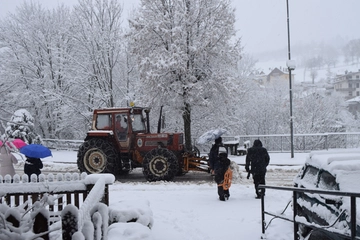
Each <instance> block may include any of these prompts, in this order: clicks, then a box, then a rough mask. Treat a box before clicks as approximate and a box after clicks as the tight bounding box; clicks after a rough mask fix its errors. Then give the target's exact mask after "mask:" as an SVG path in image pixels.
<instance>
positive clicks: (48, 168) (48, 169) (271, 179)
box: [15, 163, 300, 186]
mask: <svg viewBox="0 0 360 240" xmlns="http://www.w3.org/2000/svg"><path fill="white" fill-rule="evenodd" d="M242 168H243V167H242V166H240V172H241V178H242V180H241V182H242V183H243V184H249V185H251V184H252V178H251V177H250V179H246V176H247V173H246V172H245V171H243V170H242ZM15 169H16V173H17V174H19V175H20V176H21V175H22V174H23V173H24V170H23V169H24V165H23V163H19V164H17V165H15ZM298 169H300V166H299V167H298ZM298 169H296V168H295V169H294V167H292V168H287V167H284V166H279V167H276V168H270V169H269V170H268V172H267V174H266V184H267V185H272V186H292V185H293V179H294V177H295V176H296V174H297V173H298V171H299V170H298ZM66 172H70V173H74V172H79V171H78V168H77V165H76V164H74V163H71V164H70V163H51V164H50V163H44V168H43V169H42V173H44V174H49V173H53V174H57V173H66ZM117 181H119V182H122V183H127V182H146V180H145V177H144V175H143V174H142V170H141V169H140V168H138V169H134V170H133V171H132V172H131V173H129V174H128V175H126V176H121V177H120V178H119V179H117ZM174 182H213V177H212V176H211V175H210V174H208V173H205V172H189V173H187V174H185V175H184V176H178V177H175V179H174Z"/></svg>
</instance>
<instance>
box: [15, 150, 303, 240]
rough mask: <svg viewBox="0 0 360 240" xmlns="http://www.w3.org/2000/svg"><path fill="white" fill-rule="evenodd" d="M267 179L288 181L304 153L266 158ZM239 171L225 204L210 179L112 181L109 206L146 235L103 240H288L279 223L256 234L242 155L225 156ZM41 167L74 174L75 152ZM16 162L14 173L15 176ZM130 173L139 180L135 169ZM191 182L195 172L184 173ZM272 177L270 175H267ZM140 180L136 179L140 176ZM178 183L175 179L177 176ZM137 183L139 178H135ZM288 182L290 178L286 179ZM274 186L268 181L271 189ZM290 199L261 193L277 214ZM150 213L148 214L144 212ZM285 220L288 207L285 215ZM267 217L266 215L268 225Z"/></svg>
mask: <svg viewBox="0 0 360 240" xmlns="http://www.w3.org/2000/svg"><path fill="white" fill-rule="evenodd" d="M269 154H270V158H271V160H270V163H271V165H270V166H269V167H268V170H269V171H268V175H267V176H269V177H270V175H271V174H272V172H273V171H277V172H278V175H277V176H275V177H279V179H281V177H282V176H281V175H282V174H285V173H286V172H288V171H289V170H290V171H291V170H293V172H292V175H291V176H295V175H296V173H297V171H298V170H299V169H300V168H301V166H302V165H303V164H304V162H305V160H306V157H307V156H308V153H295V157H294V158H291V155H290V153H271V152H270V153H269ZM229 157H230V159H231V160H232V161H234V162H236V163H237V164H239V167H240V177H238V178H235V179H234V182H233V184H232V186H231V188H230V195H231V196H230V199H229V200H228V201H226V202H222V201H219V199H218V196H217V187H216V184H215V183H214V181H212V178H211V176H207V175H206V173H198V174H204V177H202V178H200V180H199V179H198V178H197V180H195V181H192V180H189V181H177V180H176V179H175V181H174V182H145V181H136V180H135V181H134V180H132V181H131V182H126V181H121V182H119V181H116V182H115V183H114V184H113V185H111V186H110V207H111V208H112V209H119V211H125V212H127V213H128V214H130V216H131V215H134V216H135V215H136V216H142V218H143V219H142V221H143V223H146V222H151V223H152V228H151V230H149V229H148V228H146V227H143V226H141V225H139V224H136V223H131V224H127V225H124V224H120V225H119V226H118V227H115V226H117V225H114V226H113V227H112V228H110V229H112V230H111V231H113V232H112V234H110V235H109V240H112V239H126V240H130V239H131V240H136V239H139V240H140V239H146V240H168V239H172V240H183V239H187V240H203V239H207V240H218V239H229V240H232V239H234V240H235V239H261V237H263V238H266V239H269V240H281V239H284V240H285V239H286V240H288V239H292V238H293V232H292V229H293V224H292V223H291V222H286V221H284V220H281V219H274V220H273V221H272V222H271V224H270V226H269V227H268V228H267V229H266V232H265V235H262V227H261V201H260V200H259V199H255V191H254V187H253V184H252V181H251V179H250V180H248V179H246V173H245V172H244V166H243V164H244V162H245V156H232V155H230V156H229ZM43 162H44V165H45V168H48V169H51V171H53V172H56V171H64V169H65V170H66V169H67V170H69V171H77V168H76V164H75V163H76V152H75V151H53V157H48V158H44V159H43ZM19 166H21V163H20V164H19V165H18V171H21V169H20V167H19ZM130 174H138V175H142V173H141V170H139V171H134V172H133V173H130ZM188 174H189V178H187V179H191V176H192V175H195V173H188ZM272 177H273V178H274V176H272ZM140 178H141V176H140ZM178 178H181V177H178ZM141 179H142V178H141ZM292 179H293V178H292ZM292 179H287V180H283V182H281V181H280V182H278V183H277V185H291V184H292ZM271 183H274V181H272V180H269V181H268V182H267V184H269V185H271ZM291 198H292V193H291V192H284V191H278V190H267V192H266V196H265V209H266V210H267V211H271V212H275V213H280V212H282V211H283V210H284V209H285V207H286V206H287V204H288V202H289V201H290V200H291ZM149 209H150V211H149ZM285 215H287V216H289V217H290V218H291V216H292V209H291V204H290V205H289V207H288V209H287V210H286V211H285ZM270 220H271V217H269V216H266V222H267V223H269V222H270Z"/></svg>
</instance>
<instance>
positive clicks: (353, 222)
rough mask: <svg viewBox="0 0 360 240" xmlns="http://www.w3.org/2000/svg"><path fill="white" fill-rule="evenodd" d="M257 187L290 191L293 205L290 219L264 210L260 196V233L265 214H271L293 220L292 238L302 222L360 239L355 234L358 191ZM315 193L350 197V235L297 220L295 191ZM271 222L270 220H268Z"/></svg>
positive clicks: (263, 228) (264, 224)
mask: <svg viewBox="0 0 360 240" xmlns="http://www.w3.org/2000/svg"><path fill="white" fill-rule="evenodd" d="M259 188H264V189H265V188H266V189H275V190H282V191H292V192H293V197H292V206H293V216H292V219H290V218H287V217H286V216H283V215H282V214H276V213H271V212H268V211H265V198H264V196H262V197H261V222H262V234H265V229H266V228H267V227H266V222H265V215H269V216H272V217H274V218H279V219H282V220H285V221H289V222H293V224H294V225H293V226H294V240H297V239H299V238H298V231H299V224H304V225H306V226H307V227H310V228H312V229H317V230H320V231H326V232H330V233H331V234H336V235H339V236H342V237H344V238H347V239H352V240H354V239H360V236H356V226H357V224H356V198H358V197H360V193H353V192H341V191H325V190H315V189H305V188H296V187H276V186H266V185H259ZM300 192H301V193H305V192H306V193H316V194H325V195H336V196H343V197H350V223H351V224H350V231H351V236H348V235H345V234H342V233H339V232H334V231H331V230H330V229H329V228H327V227H321V226H319V225H316V224H311V223H309V222H307V223H304V222H303V221H301V222H300V221H297V220H296V217H297V216H298V212H297V193H300ZM270 222H271V221H270ZM270 222H269V224H270Z"/></svg>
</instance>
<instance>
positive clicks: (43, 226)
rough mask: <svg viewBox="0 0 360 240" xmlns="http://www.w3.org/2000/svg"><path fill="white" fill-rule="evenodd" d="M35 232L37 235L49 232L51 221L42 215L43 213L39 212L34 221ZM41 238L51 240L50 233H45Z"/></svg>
mask: <svg viewBox="0 0 360 240" xmlns="http://www.w3.org/2000/svg"><path fill="white" fill-rule="evenodd" d="M33 231H34V233H36V234H41V233H45V232H48V231H49V219H48V218H47V217H46V216H44V215H43V214H42V212H39V213H38V214H36V216H35V219H34V225H33ZM41 238H42V239H44V240H49V239H50V237H49V233H45V234H44V235H41Z"/></svg>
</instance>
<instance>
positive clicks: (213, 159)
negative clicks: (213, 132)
mask: <svg viewBox="0 0 360 240" xmlns="http://www.w3.org/2000/svg"><path fill="white" fill-rule="evenodd" d="M220 146H222V138H221V137H218V138H217V139H215V144H214V145H212V147H211V149H210V153H209V167H210V171H211V174H212V175H214V174H215V169H216V167H217V165H218V164H219V147H220Z"/></svg>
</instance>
